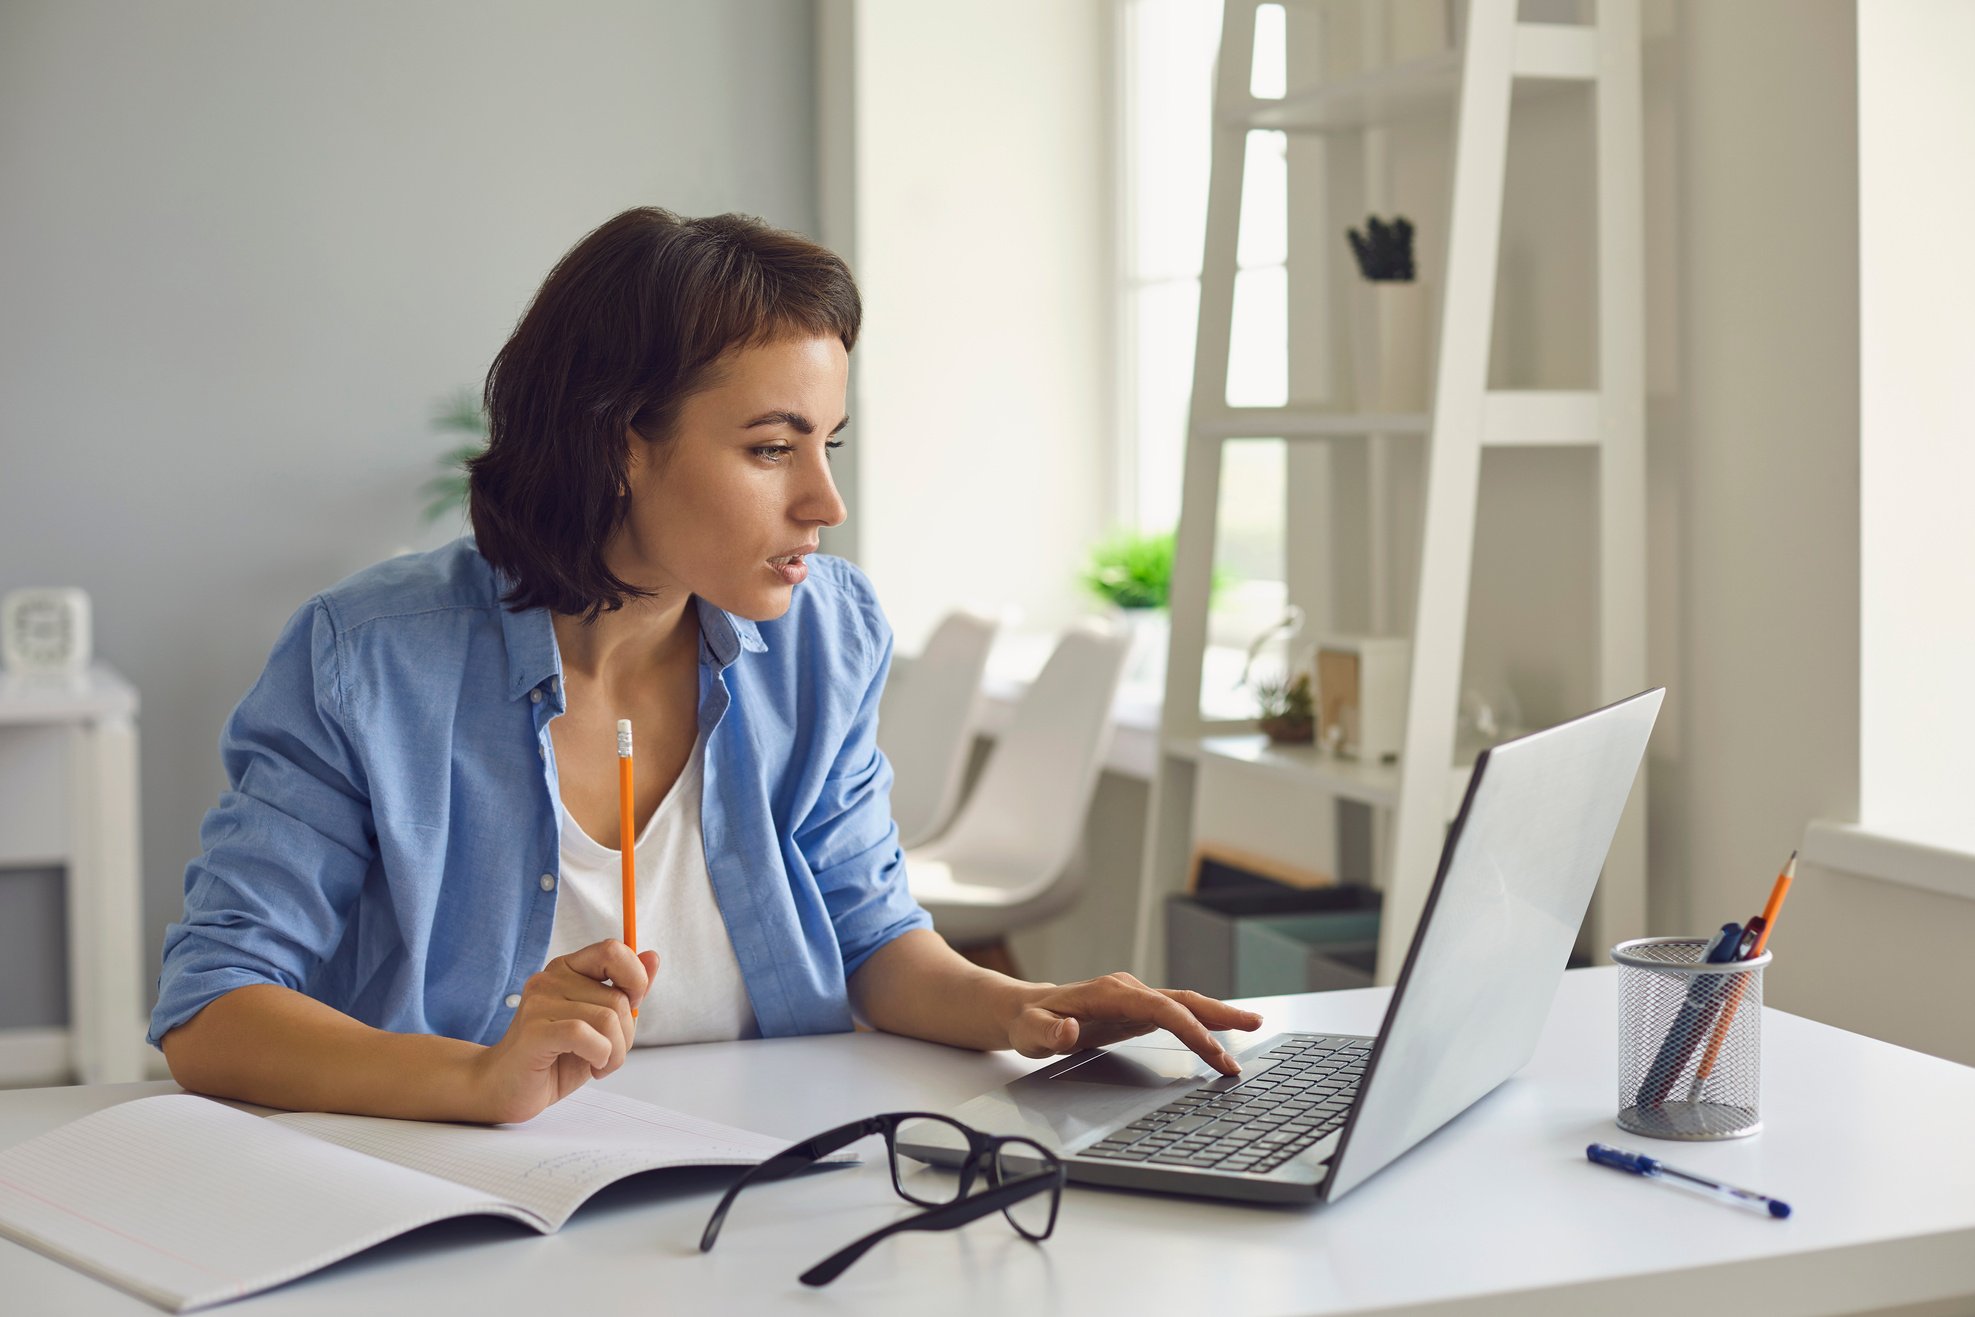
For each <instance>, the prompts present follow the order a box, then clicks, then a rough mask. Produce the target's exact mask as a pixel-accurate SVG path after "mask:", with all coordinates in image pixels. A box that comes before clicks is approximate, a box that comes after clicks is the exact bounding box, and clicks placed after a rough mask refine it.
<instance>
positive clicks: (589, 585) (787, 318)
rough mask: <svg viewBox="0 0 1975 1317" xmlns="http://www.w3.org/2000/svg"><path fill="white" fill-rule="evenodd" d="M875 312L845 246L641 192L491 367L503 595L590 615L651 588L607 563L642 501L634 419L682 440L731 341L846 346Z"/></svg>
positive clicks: (475, 472) (483, 514)
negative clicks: (696, 212)
mask: <svg viewBox="0 0 1975 1317" xmlns="http://www.w3.org/2000/svg"><path fill="white" fill-rule="evenodd" d="M861 316H862V306H861V304H860V302H859V299H858V296H857V285H856V284H855V283H854V282H853V281H852V279H851V275H850V269H849V267H848V266H846V265H845V264H844V262H843V259H842V258H841V257H839V256H837V255H836V254H835V253H834V252H831V251H829V250H828V249H826V248H823V247H820V246H818V245H817V244H815V243H813V242H811V241H809V240H808V239H807V238H804V237H802V236H801V235H800V234H796V233H790V232H787V231H786V230H783V229H777V228H771V227H770V226H768V225H766V224H764V223H762V222H761V221H760V220H758V219H755V218H753V217H752V216H748V215H731V214H730V215H714V216H711V217H709V218H706V219H686V218H684V217H681V216H678V215H674V214H672V213H671V212H670V211H666V210H661V209H659V208H658V207H656V206H641V207H638V208H637V209H635V210H627V211H625V212H624V213H623V214H621V215H619V216H617V217H616V218H614V219H612V220H610V221H608V222H607V223H605V224H603V225H602V226H601V227H599V228H598V229H596V230H595V231H594V232H592V233H590V234H589V235H588V236H587V237H585V238H584V239H583V240H582V241H581V242H579V243H577V244H576V246H575V247H574V248H572V249H571V250H570V252H569V254H568V255H566V256H564V257H563V258H562V259H561V260H560V261H558V262H556V266H555V268H554V269H553V270H551V271H549V277H548V278H547V279H546V280H545V281H544V282H543V284H542V287H541V291H540V292H538V293H536V294H535V300H534V302H533V303H532V304H530V306H529V308H528V310H527V312H526V313H525V314H524V315H523V316H522V317H521V323H520V324H519V325H517V326H516V327H515V331H514V334H513V336H512V337H510V338H509V339H508V341H507V343H506V344H505V345H504V346H503V347H502V348H501V350H500V352H499V353H497V354H496V355H495V357H494V364H493V366H492V367H491V368H490V369H489V370H488V371H487V387H486V392H485V394H484V396H483V400H484V402H485V405H486V409H487V433H488V444H487V451H486V452H484V453H482V454H481V455H480V456H478V457H476V458H474V459H473V460H472V461H470V462H469V463H468V464H467V471H468V509H469V513H470V515H471V517H472V519H473V533H474V538H475V540H476V542H477V543H478V545H479V548H480V552H481V554H482V555H484V556H485V557H486V559H487V561H488V562H489V563H491V564H493V566H494V567H495V568H496V569H498V570H500V571H501V572H503V573H505V574H506V575H507V576H509V577H510V578H512V582H513V583H512V585H511V586H510V587H509V588H508V590H507V592H506V593H505V594H504V595H503V597H502V598H503V602H504V603H506V604H507V606H508V607H509V608H512V609H516V610H519V609H524V608H535V607H547V608H550V609H552V610H554V611H556V612H559V613H571V614H582V615H584V617H585V618H586V620H587V619H591V618H594V617H596V615H597V614H598V613H599V612H602V611H605V610H615V609H617V608H620V607H622V606H623V604H624V601H625V600H626V599H627V598H631V597H633V596H639V595H644V594H648V593H649V591H645V590H641V589H639V588H637V587H636V586H633V585H631V584H630V583H628V582H626V581H623V580H621V579H619V578H618V577H617V575H616V574H615V573H613V572H612V571H610V569H609V568H607V567H605V566H604V562H603V546H604V542H605V541H606V540H607V539H609V537H610V535H611V533H612V532H613V531H615V530H616V529H617V527H618V526H619V525H620V524H622V522H623V520H624V517H625V515H626V513H627V512H628V510H629V500H628V498H627V496H626V495H625V493H624V492H623V491H624V488H625V474H626V465H627V461H628V457H629V450H628V448H627V446H626V444H625V439H624V431H625V427H626V426H629V427H631V428H633V429H635V430H636V431H637V432H638V434H640V435H642V436H643V437H644V438H646V439H647V440H650V441H652V442H654V443H661V442H665V441H668V440H669V439H670V438H671V431H672V427H673V425H674V423H675V422H676V421H677V420H678V417H679V409H680V407H681V405H682V404H683V403H684V402H685V401H686V399H687V398H689V397H691V396H692V395H693V394H694V393H696V392H698V391H699V390H700V389H702V388H705V387H707V386H708V385H710V384H711V383H712V380H711V379H710V378H709V374H708V369H709V367H711V366H712V364H713V362H714V361H715V360H717V359H718V358H719V357H720V356H721V354H723V353H725V352H727V351H728V350H729V349H731V348H736V347H743V346H757V345H760V344H764V343H769V342H774V341H777V340H779V339H783V338H789V337H803V336H812V337H826V336H834V337H836V338H838V339H841V340H842V341H843V345H844V350H845V351H846V352H848V351H849V350H850V349H851V348H853V347H854V346H856V344H857V329H858V323H859V320H860V318H861Z"/></svg>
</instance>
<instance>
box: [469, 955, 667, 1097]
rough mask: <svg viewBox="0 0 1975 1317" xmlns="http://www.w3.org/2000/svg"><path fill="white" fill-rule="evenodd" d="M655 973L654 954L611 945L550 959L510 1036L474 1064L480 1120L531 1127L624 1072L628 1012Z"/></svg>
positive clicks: (528, 987)
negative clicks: (593, 1083)
mask: <svg viewBox="0 0 1975 1317" xmlns="http://www.w3.org/2000/svg"><path fill="white" fill-rule="evenodd" d="M657 973H658V953H657V952H656V951H646V952H643V953H641V954H639V955H633V954H631V948H630V947H628V946H626V945H625V944H624V943H623V942H620V941H618V940H617V939H615V938H611V939H608V940H606V941H603V942H593V943H591V944H590V945H589V946H587V947H584V948H583V949H582V950H580V951H572V952H570V953H569V954H568V955H566V956H557V957H556V958H555V959H554V960H551V961H550V962H549V963H548V964H547V965H546V966H544V967H543V968H542V971H541V973H539V974H536V975H534V976H533V977H531V978H530V979H529V980H528V982H527V983H525V984H523V985H522V988H521V1005H519V1006H517V1007H515V1010H514V1019H513V1020H512V1021H510V1022H509V1023H508V1027H507V1033H506V1034H505V1035H504V1036H503V1037H502V1038H501V1040H500V1041H499V1042H497V1043H495V1044H494V1045H493V1046H492V1047H489V1048H487V1049H486V1050H485V1051H483V1052H481V1053H480V1055H479V1056H477V1057H475V1058H474V1075H473V1092H474V1094H475V1095H476V1097H477V1099H478V1101H477V1102H476V1104H475V1105H476V1106H478V1107H479V1108H480V1109H481V1111H482V1112H483V1113H485V1114H484V1115H483V1117H482V1119H484V1120H485V1121H486V1122H487V1123H489V1124H495V1125H506V1124H514V1123H517V1122H520V1121H525V1120H532V1119H534V1118H535V1117H536V1116H537V1115H539V1114H541V1113H542V1112H543V1111H544V1110H546V1109H547V1108H549V1107H551V1106H553V1105H554V1104H555V1103H557V1102H560V1101H561V1100H562V1099H563V1098H566V1097H568V1096H569V1095H570V1094H571V1093H574V1092H575V1091H576V1090H577V1089H579V1088H581V1087H583V1085H584V1084H585V1083H587V1082H589V1081H590V1080H592V1079H602V1078H603V1077H604V1076H605V1075H607V1074H610V1073H611V1072H613V1071H614V1070H616V1069H617V1068H618V1067H619V1066H621V1065H623V1064H624V1057H625V1054H626V1053H627V1052H628V1051H629V1050H630V1046H631V1039H632V1036H633V1032H634V1022H633V1020H632V1019H631V1008H632V1007H633V1006H636V1005H638V1004H639V1003H640V1002H642V1001H643V1000H644V996H645V993H646V992H647V991H648V990H649V989H650V987H651V981H652V976H654V975H655V974H657ZM605 979H609V980H610V983H605V982H604V980H605Z"/></svg>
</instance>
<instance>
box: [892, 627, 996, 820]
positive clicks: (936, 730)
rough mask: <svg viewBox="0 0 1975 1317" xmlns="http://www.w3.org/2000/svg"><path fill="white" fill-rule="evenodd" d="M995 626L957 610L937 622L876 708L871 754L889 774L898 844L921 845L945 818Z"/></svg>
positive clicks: (954, 797)
mask: <svg viewBox="0 0 1975 1317" xmlns="http://www.w3.org/2000/svg"><path fill="white" fill-rule="evenodd" d="M1000 628H1001V619H999V618H997V617H992V616H990V615H988V614H987V613H984V612H980V611H977V610H975V609H971V608H959V609H955V610H954V611H953V612H951V613H948V614H947V615H946V616H945V617H943V618H941V619H940V623H939V625H938V626H937V627H935V628H934V630H933V634H932V638H931V639H929V640H928V641H927V642H926V647H925V649H924V650H922V651H921V652H920V654H919V657H917V658H915V659H913V660H912V662H911V664H910V665H909V666H907V668H906V670H905V671H904V673H902V674H899V675H895V676H894V677H893V678H892V680H890V681H888V682H886V683H885V691H884V694H883V695H882V696H880V697H879V703H878V748H879V749H880V750H882V751H884V754H885V758H887V759H889V760H890V761H891V766H892V793H891V810H892V818H893V819H894V820H895V821H896V822H897V823H898V838H899V842H898V844H899V845H900V846H904V847H908V848H909V847H913V846H920V845H924V844H925V843H926V842H929V841H931V840H932V839H933V838H935V837H937V836H938V835H939V834H940V832H941V831H942V830H943V829H944V828H945V827H946V825H947V823H948V822H949V821H950V820H951V819H952V818H953V811H954V809H955V807H956V806H958V805H959V803H960V786H961V782H962V780H963V779H964V778H965V777H966V769H967V756H968V753H969V752H970V751H971V750H972V749H973V747H974V729H975V728H976V727H977V726H978V725H979V721H980V720H979V712H980V695H981V676H982V674H983V673H985V672H986V671H987V662H988V651H989V650H991V649H992V648H994V637H995V633H996V632H997V631H999V630H1000Z"/></svg>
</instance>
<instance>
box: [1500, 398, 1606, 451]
mask: <svg viewBox="0 0 1975 1317" xmlns="http://www.w3.org/2000/svg"><path fill="white" fill-rule="evenodd" d="M1481 442H1482V443H1483V444H1486V445H1487V446H1489V447H1491V448H1526V447H1557V446H1568V447H1591V446H1594V445H1596V444H1597V442H1598V395H1597V393H1596V392H1595V391H1591V392H1562V391H1549V390H1538V389H1494V390H1491V391H1490V392H1489V393H1488V394H1487V395H1486V396H1485V397H1484V398H1483V399H1482V402H1481Z"/></svg>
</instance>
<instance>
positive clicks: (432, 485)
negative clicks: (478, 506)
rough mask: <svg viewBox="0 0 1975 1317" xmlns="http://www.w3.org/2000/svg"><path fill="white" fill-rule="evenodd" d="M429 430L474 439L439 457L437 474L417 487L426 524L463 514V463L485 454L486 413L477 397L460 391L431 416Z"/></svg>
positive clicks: (471, 391) (464, 490) (465, 391)
mask: <svg viewBox="0 0 1975 1317" xmlns="http://www.w3.org/2000/svg"><path fill="white" fill-rule="evenodd" d="M432 428H433V429H435V430H439V431H442V432H444V433H447V434H465V435H471V436H473V437H472V439H471V440H470V441H465V442H461V443H457V444H455V445H454V446H453V447H452V448H449V449H447V450H446V451H445V452H444V453H443V454H441V455H440V457H439V468H440V472H439V474H438V475H436V476H434V477H433V478H432V479H430V480H428V481H426V482H425V483H424V484H423V485H421V486H419V490H418V492H419V493H420V494H421V495H423V496H424V497H425V513H424V519H425V520H426V521H437V520H438V519H439V518H441V517H443V516H445V515H446V514H447V513H448V512H460V513H464V512H465V511H466V464H467V463H468V462H470V461H472V460H473V459H474V458H476V457H478V456H480V454H482V453H484V452H486V451H487V414H486V412H484V411H482V410H481V407H480V398H479V395H477V394H476V393H474V392H473V390H471V389H461V390H459V391H458V392H457V393H455V394H454V395H453V396H452V397H450V398H448V399H446V400H445V401H444V402H441V403H440V404H439V406H438V407H437V409H435V410H434V411H433V413H432Z"/></svg>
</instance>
